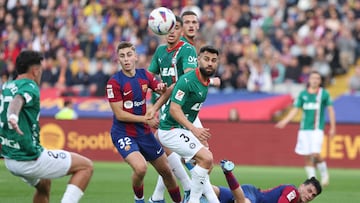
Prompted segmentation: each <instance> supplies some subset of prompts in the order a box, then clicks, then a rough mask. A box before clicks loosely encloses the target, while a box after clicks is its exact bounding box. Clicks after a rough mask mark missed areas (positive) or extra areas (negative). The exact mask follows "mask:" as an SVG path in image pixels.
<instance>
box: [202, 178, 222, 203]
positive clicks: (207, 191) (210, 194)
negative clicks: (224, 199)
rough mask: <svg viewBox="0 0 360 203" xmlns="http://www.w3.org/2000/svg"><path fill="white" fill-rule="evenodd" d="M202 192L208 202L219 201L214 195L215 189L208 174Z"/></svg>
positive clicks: (215, 202) (217, 202)
mask: <svg viewBox="0 0 360 203" xmlns="http://www.w3.org/2000/svg"><path fill="white" fill-rule="evenodd" d="M203 194H204V195H205V197H206V199H207V200H208V202H209V203H219V199H218V197H217V196H216V194H215V191H214V189H213V187H212V185H211V183H210V179H209V175H208V178H207V181H206V184H205V187H204V191H203Z"/></svg>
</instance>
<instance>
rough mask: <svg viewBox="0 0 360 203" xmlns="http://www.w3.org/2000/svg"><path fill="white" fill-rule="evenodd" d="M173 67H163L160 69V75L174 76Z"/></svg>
mask: <svg viewBox="0 0 360 203" xmlns="http://www.w3.org/2000/svg"><path fill="white" fill-rule="evenodd" d="M175 75H176V74H175V68H174V67H170V68H163V69H162V71H161V76H175Z"/></svg>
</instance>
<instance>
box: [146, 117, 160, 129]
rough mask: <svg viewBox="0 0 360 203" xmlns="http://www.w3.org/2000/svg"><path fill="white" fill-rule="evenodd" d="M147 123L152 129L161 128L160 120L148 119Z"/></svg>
mask: <svg viewBox="0 0 360 203" xmlns="http://www.w3.org/2000/svg"><path fill="white" fill-rule="evenodd" d="M146 123H147V124H148V125H149V126H150V127H152V128H158V127H159V120H158V119H157V118H152V119H147V120H146Z"/></svg>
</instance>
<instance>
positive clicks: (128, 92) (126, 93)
mask: <svg viewBox="0 0 360 203" xmlns="http://www.w3.org/2000/svg"><path fill="white" fill-rule="evenodd" d="M131 92H132V90H130V91H127V92H124V96H126V95H128V94H130V93H131Z"/></svg>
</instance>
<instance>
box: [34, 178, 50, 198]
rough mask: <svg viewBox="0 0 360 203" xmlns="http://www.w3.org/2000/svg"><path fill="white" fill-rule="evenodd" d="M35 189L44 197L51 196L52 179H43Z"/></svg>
mask: <svg viewBox="0 0 360 203" xmlns="http://www.w3.org/2000/svg"><path fill="white" fill-rule="evenodd" d="M35 187H36V190H37V193H39V194H41V195H43V196H49V195H50V189H51V180H50V179H41V180H40V182H39V183H38V184H37V185H36V186H35Z"/></svg>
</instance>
